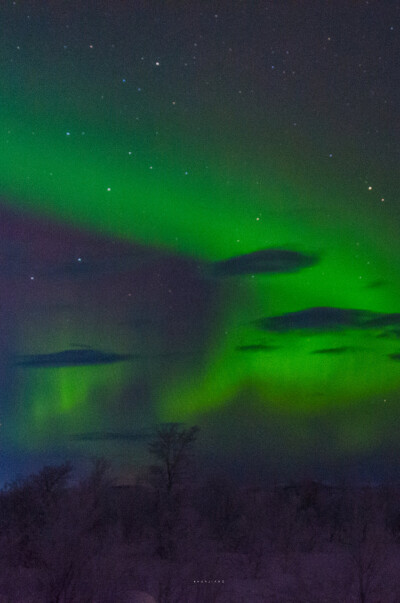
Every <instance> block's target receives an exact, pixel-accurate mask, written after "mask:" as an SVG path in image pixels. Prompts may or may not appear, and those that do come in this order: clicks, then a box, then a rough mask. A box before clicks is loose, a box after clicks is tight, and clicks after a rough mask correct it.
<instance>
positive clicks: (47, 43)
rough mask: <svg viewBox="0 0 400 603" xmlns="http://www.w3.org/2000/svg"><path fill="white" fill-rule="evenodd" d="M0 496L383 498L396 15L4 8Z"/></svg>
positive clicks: (391, 397)
mask: <svg viewBox="0 0 400 603" xmlns="http://www.w3.org/2000/svg"><path fill="white" fill-rule="evenodd" d="M0 22H1V25H2V26H1V42H0V43H1V53H0V60H1V95H0V131H1V160H0V333H1V338H0V421H1V427H0V435H1V440H0V442H1V458H2V466H1V468H0V478H1V479H9V478H10V477H13V476H15V475H16V474H17V473H18V472H20V473H24V472H27V471H30V470H31V469H32V468H33V467H36V466H39V465H40V464H41V463H43V462H47V463H48V462H58V461H61V460H65V459H67V458H69V459H71V460H73V461H76V462H78V463H79V462H81V461H82V460H84V459H87V458H89V457H90V456H92V455H95V454H101V455H105V456H108V457H109V458H111V459H113V462H114V463H115V466H118V468H119V470H120V471H121V473H122V474H124V475H128V474H129V473H130V472H133V473H134V472H135V471H136V470H137V467H138V465H140V463H143V462H146V459H147V457H146V453H145V450H146V442H147V440H148V435H149V433H150V432H151V431H152V429H154V427H155V426H156V425H157V424H159V423H160V422H170V421H173V422H175V421H176V422H185V423H186V424H187V425H194V424H197V425H199V426H200V428H201V431H200V435H199V442H198V450H199V454H200V455H202V457H201V458H203V460H204V462H205V464H207V466H208V467H209V468H210V471H211V470H212V471H214V470H215V471H220V470H226V469H227V470H229V471H231V473H232V475H237V476H241V477H242V478H244V479H249V480H253V479H257V477H259V476H263V475H267V474H274V475H278V476H280V475H284V474H285V475H289V474H290V475H302V476H304V475H307V476H309V475H312V476H317V477H318V478H319V479H326V480H328V479H331V478H332V476H337V475H344V474H346V475H349V474H351V475H352V476H356V477H360V478H362V479H371V480H377V479H393V478H397V477H399V476H400V471H398V467H397V463H398V458H399V454H400V437H399V428H400V421H399V419H400V409H399V404H400V295H399V294H400V237H399V230H400V228H399V226H400V198H399V193H398V190H399V184H400V182H399V174H400V170H399V158H400V157H399V151H400V143H399V141H400V115H399V102H400V98H399V97H400V94H399V91H400V87H399V75H400V68H399V64H398V57H399V56H400V37H399V34H400V6H399V4H398V3H397V2H378V1H374V0H370V1H360V2H349V1H348V0H346V1H339V2H334V3H333V2H326V1H322V0H320V1H313V0H309V1H307V2H298V1H286V0H282V1H279V2H278V1H264V2H258V1H257V0H255V1H248V2H245V1H242V2H240V1H232V0H230V1H226V2H222V1H221V2H218V1H215V2H180V1H178V0H176V1H173V0H171V1H168V2H167V1H164V2H156V1H152V0H150V1H149V0H146V1H138V0H112V1H111V0H109V1H108V2H106V1H101V0H97V1H96V2H94V1H93V2H90V1H86V2H75V1H68V2H67V1H61V0H52V1H49V2H39V1H24V0H16V1H14V2H12V1H10V0H5V1H4V2H2V6H1V9H0Z"/></svg>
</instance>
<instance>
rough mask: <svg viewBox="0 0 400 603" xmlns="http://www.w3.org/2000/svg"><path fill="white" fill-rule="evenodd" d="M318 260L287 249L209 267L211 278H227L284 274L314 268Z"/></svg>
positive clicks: (257, 252)
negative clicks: (246, 275)
mask: <svg viewBox="0 0 400 603" xmlns="http://www.w3.org/2000/svg"><path fill="white" fill-rule="evenodd" d="M318 261H319V258H318V257H317V256H314V255H306V254H304V253H300V252H299V251H291V250H289V249H276V248H272V249H261V250H259V251H253V252H252V253H247V254H244V255H237V256H234V257H232V258H229V259H227V260H222V261H220V262H215V263H214V264H212V266H211V272H212V274H213V276H217V277H228V276H236V275H245V274H285V273H287V272H298V271H299V270H302V269H303V268H309V267H310V266H314V265H315V264H317V263H318Z"/></svg>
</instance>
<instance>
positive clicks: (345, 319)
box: [255, 306, 400, 333]
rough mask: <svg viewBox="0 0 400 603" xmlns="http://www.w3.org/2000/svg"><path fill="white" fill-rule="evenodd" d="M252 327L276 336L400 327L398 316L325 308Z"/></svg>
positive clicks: (275, 318)
mask: <svg viewBox="0 0 400 603" xmlns="http://www.w3.org/2000/svg"><path fill="white" fill-rule="evenodd" d="M255 324H256V325H257V326H258V328H259V329H263V330H265V331H273V332H279V333H285V332H287V331H300V330H306V331H308V332H309V333H310V332H311V333H312V332H324V331H340V330H346V329H374V328H375V329H376V328H385V327H389V326H393V325H397V324H400V313H391V314H383V313H379V312H371V311H369V310H352V309H348V308H332V307H329V306H328V307H321V308H307V309H306V310H299V311H298V312H288V313H287V314H282V315H280V316H272V317H268V318H261V319H259V320H257V321H255Z"/></svg>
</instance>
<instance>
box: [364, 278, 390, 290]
mask: <svg viewBox="0 0 400 603" xmlns="http://www.w3.org/2000/svg"><path fill="white" fill-rule="evenodd" d="M386 285H387V282H386V281H384V280H382V279H380V280H376V281H371V282H370V283H368V284H367V285H366V286H365V288H366V289H379V288H381V287H385V286H386Z"/></svg>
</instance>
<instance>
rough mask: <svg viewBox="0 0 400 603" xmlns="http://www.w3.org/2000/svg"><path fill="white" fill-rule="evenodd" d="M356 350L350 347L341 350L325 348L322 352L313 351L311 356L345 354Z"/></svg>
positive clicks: (343, 347)
mask: <svg viewBox="0 0 400 603" xmlns="http://www.w3.org/2000/svg"><path fill="white" fill-rule="evenodd" d="M352 349H354V348H352V347H350V346H342V347H340V348H324V349H322V350H313V351H312V352H311V354H344V353H345V352H348V351H350V350H352Z"/></svg>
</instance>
